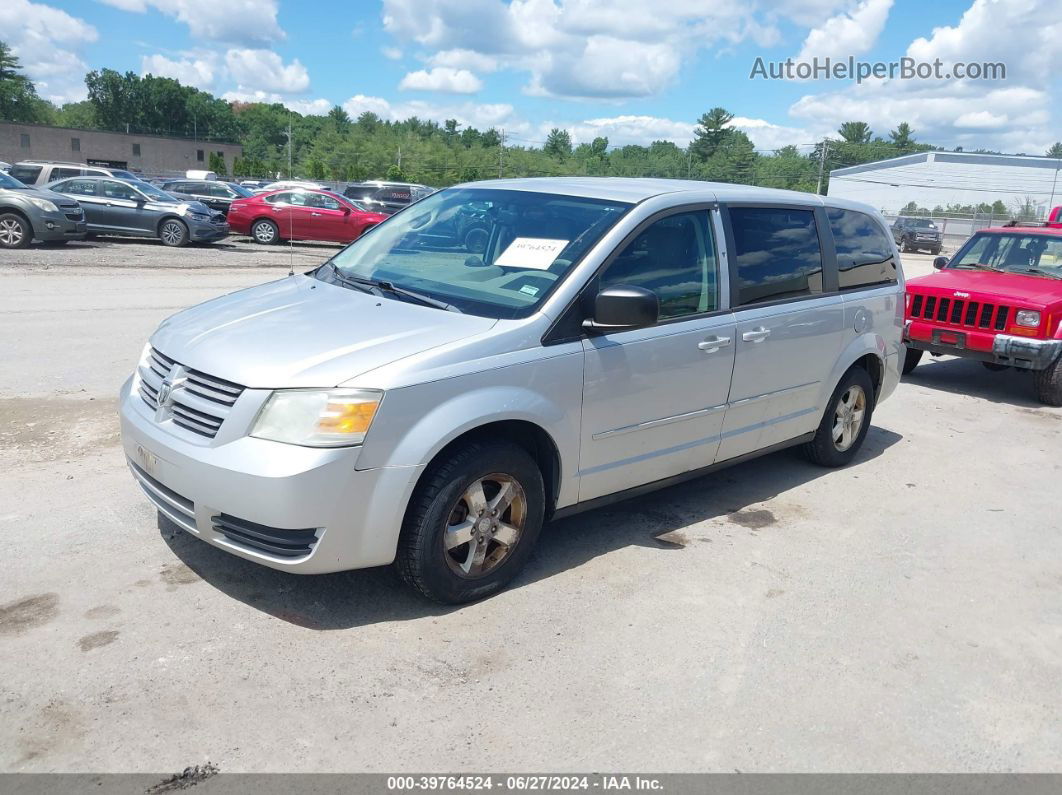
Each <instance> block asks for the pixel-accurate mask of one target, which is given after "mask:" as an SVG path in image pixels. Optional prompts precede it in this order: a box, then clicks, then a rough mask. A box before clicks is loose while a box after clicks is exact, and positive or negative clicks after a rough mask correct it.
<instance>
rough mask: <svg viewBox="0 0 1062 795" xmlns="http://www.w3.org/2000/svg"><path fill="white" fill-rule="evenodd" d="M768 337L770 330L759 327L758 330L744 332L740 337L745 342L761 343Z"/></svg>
mask: <svg viewBox="0 0 1062 795" xmlns="http://www.w3.org/2000/svg"><path fill="white" fill-rule="evenodd" d="M769 336H771V330H770V329H769V328H764V327H763V326H760V327H759V328H754V329H753V330H752V331H746V332H745V333H744V334H742V335H741V339H743V340H744V341H745V342H763V341H764V340H765V339H767V338H768V337H769Z"/></svg>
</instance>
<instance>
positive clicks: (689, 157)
mask: <svg viewBox="0 0 1062 795" xmlns="http://www.w3.org/2000/svg"><path fill="white" fill-rule="evenodd" d="M692 177H693V142H692V141H691V142H690V145H689V146H688V147H686V179H691V178H692Z"/></svg>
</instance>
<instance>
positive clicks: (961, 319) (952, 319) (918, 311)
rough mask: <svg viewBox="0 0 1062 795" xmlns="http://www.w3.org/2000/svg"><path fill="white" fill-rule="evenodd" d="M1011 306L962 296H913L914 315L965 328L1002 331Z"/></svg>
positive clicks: (912, 307)
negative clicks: (967, 298) (962, 297)
mask: <svg viewBox="0 0 1062 795" xmlns="http://www.w3.org/2000/svg"><path fill="white" fill-rule="evenodd" d="M1010 312H1011V307H1009V306H1005V305H1003V304H990V303H985V302H983V301H970V300H963V299H960V298H939V299H938V298H937V297H936V296H933V295H928V296H923V295H915V296H914V297H913V298H912V299H911V317H912V318H916V319H920V320H930V321H932V322H933V323H939V324H945V325H951V326H960V327H965V328H976V329H989V330H992V331H1003V330H1004V329H1005V328H1006V327H1007V322H1008V320H1009V319H1010Z"/></svg>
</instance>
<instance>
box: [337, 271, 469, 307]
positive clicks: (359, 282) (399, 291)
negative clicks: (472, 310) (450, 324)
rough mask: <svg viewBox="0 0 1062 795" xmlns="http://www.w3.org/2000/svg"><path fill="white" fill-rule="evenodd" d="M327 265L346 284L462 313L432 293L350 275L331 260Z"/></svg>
mask: <svg viewBox="0 0 1062 795" xmlns="http://www.w3.org/2000/svg"><path fill="white" fill-rule="evenodd" d="M325 265H328V266H329V267H330V268H331V269H332V273H333V275H334V276H335V278H337V279H339V281H341V282H343V283H344V284H349V285H352V286H354V287H358V288H362V289H364V288H370V289H366V290H365V292H370V290H371V289H376V290H382V291H383V292H386V293H391V294H392V295H400V296H402V297H403V298H408V299H410V300H412V301H415V302H416V303H418V304H422V305H423V306H433V307H435V308H436V309H445V310H446V311H447V312H457V313H458V314H460V313H461V310H460V309H458V308H457V307H456V306H454V305H453V304H448V303H446V301H440V300H439V299H438V298H432V297H431V296H430V295H424V294H423V293H418V292H416V291H414V290H407V289H406V288H405V287H398V286H397V285H394V284H392V283H391V282H389V281H385V280H383V279H367V278H365V277H363V276H348V275H347V274H345V273H343V272H342V271H341V270H339V268H338V267H337V266H336V264H335V263H334V262H332V261H331V260H329V261H328V262H326V263H325Z"/></svg>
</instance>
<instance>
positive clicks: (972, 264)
mask: <svg viewBox="0 0 1062 795" xmlns="http://www.w3.org/2000/svg"><path fill="white" fill-rule="evenodd" d="M951 267H953V268H975V269H976V270H981V271H996V272H997V273H999V272H1000V271H1001V270H1002V269H1001V268H993V267H992V266H991V265H982V264H981V263H980V262H964V263H963V264H962V265H952V266H951Z"/></svg>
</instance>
